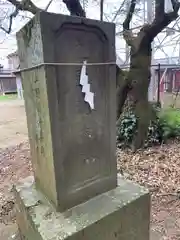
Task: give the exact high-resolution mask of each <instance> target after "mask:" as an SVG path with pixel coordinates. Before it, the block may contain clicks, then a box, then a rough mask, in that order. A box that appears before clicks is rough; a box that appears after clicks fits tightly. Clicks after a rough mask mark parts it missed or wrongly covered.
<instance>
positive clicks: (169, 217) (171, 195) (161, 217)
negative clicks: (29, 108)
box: [0, 98, 180, 240]
mask: <svg viewBox="0 0 180 240" xmlns="http://www.w3.org/2000/svg"><path fill="white" fill-rule="evenodd" d="M0 109H1V114H0V174H1V177H0V239H1V240H7V239H8V238H9V237H11V236H12V235H13V234H14V233H15V232H16V224H15V215H14V210H13V207H14V200H13V196H12V193H11V189H12V185H13V184H15V183H16V182H17V181H18V179H19V178H24V177H26V176H28V175H30V174H32V169H31V164H30V151H29V144H28V135H27V126H26V116H25V110H24V104H23V102H22V101H18V100H10V99H1V98H0ZM117 157H118V169H119V171H120V172H121V173H122V174H124V175H125V177H127V178H129V179H132V180H134V181H136V182H138V183H140V184H141V185H144V186H146V187H147V188H148V189H149V190H150V192H151V195H152V214H151V215H152V217H151V240H178V239H180V193H179V192H180V178H179V169H180V160H179V159H180V142H178V141H177V142H173V143H172V142H171V143H169V144H168V145H163V146H158V147H153V148H150V149H146V150H145V151H140V152H138V153H136V154H133V153H132V152H131V151H127V150H126V151H122V150H119V149H118V150H117Z"/></svg>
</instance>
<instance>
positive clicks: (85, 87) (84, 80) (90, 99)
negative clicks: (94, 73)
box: [80, 61, 94, 109]
mask: <svg viewBox="0 0 180 240" xmlns="http://www.w3.org/2000/svg"><path fill="white" fill-rule="evenodd" d="M86 64H87V61H84V62H83V66H82V69H81V76H80V85H81V86H82V92H83V93H85V97H84V101H85V102H87V103H88V104H89V106H90V108H91V109H94V93H92V92H91V91H90V84H89V83H88V76H87V74H86Z"/></svg>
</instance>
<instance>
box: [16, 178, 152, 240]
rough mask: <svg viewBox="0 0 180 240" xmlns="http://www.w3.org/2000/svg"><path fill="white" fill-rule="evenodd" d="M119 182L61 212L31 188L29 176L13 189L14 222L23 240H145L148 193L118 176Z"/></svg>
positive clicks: (146, 236)
mask: <svg viewBox="0 0 180 240" xmlns="http://www.w3.org/2000/svg"><path fill="white" fill-rule="evenodd" d="M118 180H119V183H118V184H119V186H118V187H117V188H116V189H114V190H111V191H109V192H106V193H103V194H101V195H99V196H97V197H94V198H92V199H91V200H89V201H87V202H85V203H83V204H80V205H79V206H76V207H73V208H72V209H69V210H67V211H65V212H63V213H58V212H56V211H55V210H54V209H53V207H52V206H51V205H49V204H48V203H47V202H46V200H45V199H44V198H43V197H42V195H41V194H40V193H39V192H38V191H37V190H36V189H35V187H34V185H33V178H29V179H26V180H25V181H23V182H22V183H20V185H18V186H17V187H16V189H15V195H16V208H17V215H18V219H17V221H18V224H19V226H20V229H21V235H22V237H23V236H26V238H25V239H26V240H45V239H46V240H54V239H59V240H65V239H68V240H70V239H72V240H81V239H86V240H92V239H96V240H115V239H119V240H149V218H150V195H149V193H148V191H146V190H145V189H144V188H142V187H140V186H139V185H136V184H134V183H132V182H130V181H127V180H124V179H123V178H122V177H119V179H118Z"/></svg>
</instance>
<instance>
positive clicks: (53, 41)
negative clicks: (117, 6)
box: [17, 12, 117, 211]
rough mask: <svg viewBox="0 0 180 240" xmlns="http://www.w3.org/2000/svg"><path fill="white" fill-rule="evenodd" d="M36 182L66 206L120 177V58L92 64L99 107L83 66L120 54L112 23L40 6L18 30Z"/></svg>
mask: <svg viewBox="0 0 180 240" xmlns="http://www.w3.org/2000/svg"><path fill="white" fill-rule="evenodd" d="M17 40H18V49H19V56H20V66H21V69H24V68H30V67H32V66H35V65H37V64H41V63H52V65H49V64H47V65H41V66H39V67H37V66H36V67H35V68H33V69H31V70H30V69H29V70H25V69H24V71H22V79H23V88H24V97H25V105H26V114H27V122H28V131H29V139H30V147H31V154H32V161H33V167H34V173H35V179H36V184H37V186H38V187H39V188H40V189H41V190H42V191H43V193H44V194H45V195H46V196H47V198H48V199H49V200H50V201H52V202H53V203H54V204H55V206H56V207H57V208H58V209H59V210H60V211H64V210H65V209H67V208H70V207H72V206H75V205H77V204H79V203H81V202H84V201H87V200H88V199H90V198H91V197H94V196H96V195H98V194H101V193H103V192H106V191H108V190H110V189H113V188H115V187H116V185H117V176H116V175H117V174H116V171H117V170H116V158H115V147H116V144H115V140H116V137H115V114H116V111H115V110H116V101H115V96H116V94H115V92H116V90H115V88H116V80H115V65H101V66H88V67H87V74H88V77H89V83H90V85H91V91H93V92H94V93H95V98H94V101H95V110H92V111H91V109H90V107H89V105H88V104H87V103H86V102H85V101H84V94H83V93H82V86H81V85H80V82H79V81H80V70H81V66H77V65H74V66H70V65H68V66H58V65H56V66H54V65H53V63H57V64H58V63H83V61H84V60H87V62H101V63H102V62H115V26H114V24H112V23H104V22H99V21H95V20H89V19H82V18H78V17H71V16H64V15H57V14H49V13H43V12H42V13H40V14H38V15H37V16H36V17H35V18H34V19H33V20H32V21H31V22H30V23H28V25H27V26H25V27H24V28H23V29H22V30H21V31H20V32H19V33H18V34H17Z"/></svg>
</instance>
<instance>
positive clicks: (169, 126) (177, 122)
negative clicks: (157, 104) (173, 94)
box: [159, 108, 180, 139]
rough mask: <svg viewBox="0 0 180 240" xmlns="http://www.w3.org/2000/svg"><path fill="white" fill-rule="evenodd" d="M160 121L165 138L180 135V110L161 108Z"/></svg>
mask: <svg viewBox="0 0 180 240" xmlns="http://www.w3.org/2000/svg"><path fill="white" fill-rule="evenodd" d="M159 121H160V124H161V126H162V129H163V138H164V139H168V138H175V137H178V136H180V110H178V109H174V108H168V109H165V110H161V112H160V113H159Z"/></svg>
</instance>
